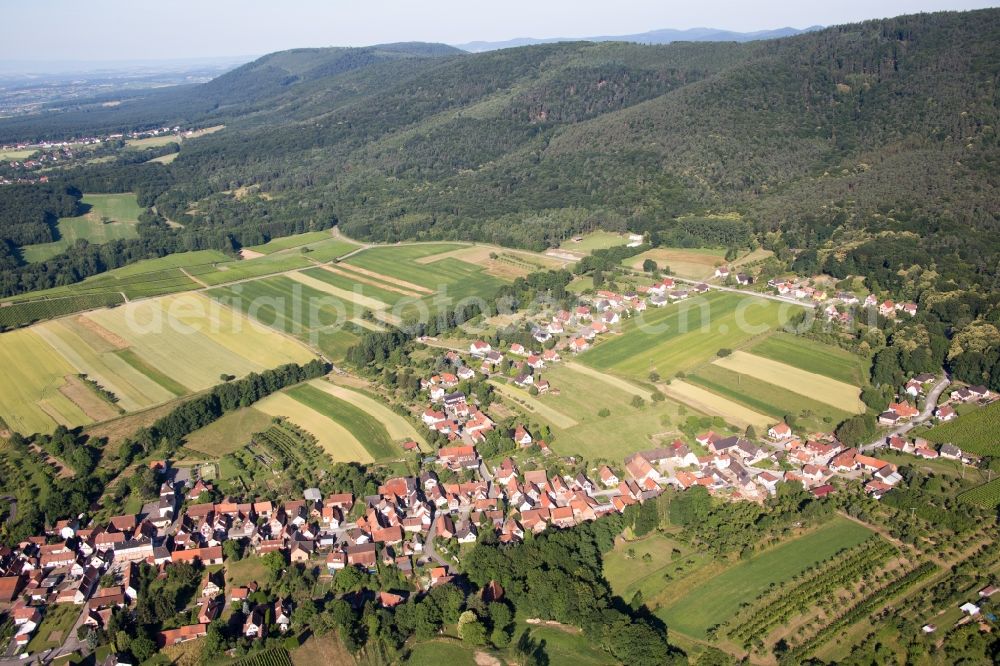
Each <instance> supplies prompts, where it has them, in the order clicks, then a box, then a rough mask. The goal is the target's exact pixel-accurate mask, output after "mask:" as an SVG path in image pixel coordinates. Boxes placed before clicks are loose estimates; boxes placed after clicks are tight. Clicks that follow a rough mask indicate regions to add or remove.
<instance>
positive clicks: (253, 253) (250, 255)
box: [240, 247, 267, 261]
mask: <svg viewBox="0 0 1000 666" xmlns="http://www.w3.org/2000/svg"><path fill="white" fill-rule="evenodd" d="M266 256H267V254H266V253H264V252H258V251H257V250H251V249H250V248H248V247H245V248H243V249H242V250H240V258H241V259H244V260H247V261H249V260H250V259H260V258H261V257H266Z"/></svg>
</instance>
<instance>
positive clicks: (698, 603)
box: [647, 517, 872, 640]
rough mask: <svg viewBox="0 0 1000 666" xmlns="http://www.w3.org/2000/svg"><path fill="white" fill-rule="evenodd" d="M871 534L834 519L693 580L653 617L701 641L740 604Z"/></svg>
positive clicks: (857, 525)
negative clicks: (689, 586) (689, 585)
mask: <svg viewBox="0 0 1000 666" xmlns="http://www.w3.org/2000/svg"><path fill="white" fill-rule="evenodd" d="M871 534H872V532H871V530H869V529H868V528H866V527H864V526H862V525H859V524H858V523H855V522H853V521H850V520H847V519H846V518H839V517H838V518H834V519H833V520H831V521H829V522H827V523H824V524H823V525H822V526H820V527H819V528H817V529H816V530H814V531H812V532H809V533H808V534H805V535H803V536H801V537H796V538H794V539H791V540H790V541H787V542H785V543H783V544H781V545H779V546H776V547H774V548H771V549H769V550H766V551H764V552H763V553H760V554H758V555H755V556H754V557H753V558H751V559H750V560H747V561H743V562H740V563H738V564H735V565H733V566H731V567H729V568H728V569H726V570H725V571H723V572H722V573H720V574H718V575H714V576H711V577H706V578H705V579H703V580H699V584H698V585H696V586H692V588H691V589H690V591H689V592H688V593H687V594H684V595H683V596H681V597H679V598H673V599H664V600H662V607H661V608H660V609H659V610H658V611H656V615H657V616H658V617H660V618H661V619H662V620H663V621H664V622H666V623H667V626H668V627H669V628H670V630H671V631H678V632H681V633H684V634H687V635H689V636H692V637H694V638H698V639H703V640H704V639H706V638H707V637H708V634H707V631H708V629H709V628H710V627H712V626H714V625H716V624H719V623H721V622H723V621H725V620H727V619H728V618H730V617H732V616H733V615H734V614H735V613H736V611H737V610H739V608H740V605H741V604H743V603H749V602H751V601H753V600H754V599H755V598H757V596H758V595H760V593H761V592H763V591H765V590H766V589H767V588H768V587H770V586H771V585H772V584H773V585H777V584H779V583H782V582H784V581H787V580H790V579H792V578H793V577H794V576H795V575H797V574H799V573H800V572H802V571H804V570H805V569H807V568H808V567H810V566H811V565H813V564H815V563H817V562H820V561H822V560H824V559H826V558H828V557H830V556H832V555H834V554H835V553H837V552H838V551H840V550H842V549H844V548H850V547H852V546H856V545H857V544H859V543H861V542H862V541H864V540H865V539H867V538H868V537H869V536H871ZM648 603H649V600H648V599H647V604H648ZM653 603H657V602H656V601H654V602H653Z"/></svg>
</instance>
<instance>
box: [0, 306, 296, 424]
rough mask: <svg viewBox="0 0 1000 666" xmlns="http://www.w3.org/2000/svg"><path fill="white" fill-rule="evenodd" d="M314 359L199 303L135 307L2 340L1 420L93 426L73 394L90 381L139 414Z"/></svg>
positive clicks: (17, 333)
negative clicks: (73, 384)
mask: <svg viewBox="0 0 1000 666" xmlns="http://www.w3.org/2000/svg"><path fill="white" fill-rule="evenodd" d="M312 358H313V354H312V353H311V352H310V351H309V350H308V349H307V348H306V347H304V346H303V345H301V344H299V343H297V342H295V341H293V340H290V339H288V338H286V337H283V336H280V335H278V334H276V333H273V332H271V331H269V330H268V329H266V328H264V327H262V326H260V325H258V324H255V323H253V322H251V321H250V320H248V319H247V318H246V317H243V316H242V315H239V314H237V313H235V312H234V311H232V310H230V309H228V308H224V307H221V306H219V305H217V304H214V303H213V302H212V301H211V300H209V299H207V298H205V297H204V296H201V295H198V294H182V295H175V296H168V297H164V298H157V299H150V300H145V301H138V302H133V303H130V304H128V305H123V306H120V307H118V308H114V309H110V310H97V311H92V312H89V313H87V314H86V315H81V316H78V317H72V318H64V319H58V320H53V321H48V322H45V323H43V324H40V325H37V326H34V327H31V328H28V329H21V330H18V331H13V332H10V333H4V334H2V335H0V363H3V365H4V367H5V370H6V378H7V379H8V381H7V382H5V383H4V384H3V386H0V417H2V418H3V419H4V420H5V421H6V422H7V423H8V425H10V426H11V427H12V428H14V429H16V430H19V431H21V432H24V433H31V432H39V431H49V430H51V429H52V428H53V427H54V426H55V425H56V424H64V425H68V426H77V425H84V424H89V423H92V422H93V421H94V420H96V419H97V418H98V416H99V415H97V414H92V415H88V414H87V413H86V412H85V410H84V409H83V404H85V403H81V405H78V404H76V403H74V402H73V400H72V399H71V398H72V394H68V395H67V391H66V390H65V389H66V377H67V376H69V375H76V374H80V373H82V374H85V375H87V376H88V377H89V378H91V379H92V380H94V381H96V382H98V383H99V384H100V385H101V386H103V387H104V388H105V389H107V390H109V391H111V392H112V393H114V394H115V396H116V397H117V398H118V406H120V407H122V408H123V409H125V410H127V411H135V410H139V409H143V408H146V407H150V406H153V405H157V404H161V403H164V402H167V401H169V400H172V399H174V398H176V397H178V396H181V395H185V394H188V393H190V392H192V391H199V390H203V389H206V388H209V387H211V386H214V385H215V384H218V383H219V381H220V376H221V375H222V374H229V375H235V376H237V377H240V376H243V375H245V374H247V373H249V372H254V371H256V372H260V371H262V370H265V369H267V368H273V367H276V366H278V365H282V364H284V363H292V362H295V363H303V362H306V361H309V360H311V359H312Z"/></svg>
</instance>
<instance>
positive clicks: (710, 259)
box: [623, 247, 726, 280]
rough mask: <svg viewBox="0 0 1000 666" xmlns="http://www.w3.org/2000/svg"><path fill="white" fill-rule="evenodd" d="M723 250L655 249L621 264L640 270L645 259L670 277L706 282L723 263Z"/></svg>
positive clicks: (724, 252) (724, 254)
mask: <svg viewBox="0 0 1000 666" xmlns="http://www.w3.org/2000/svg"><path fill="white" fill-rule="evenodd" d="M725 256H726V251H725V249H713V248H698V249H688V248H681V247H657V248H653V249H652V250H646V251H645V252H643V253H642V254H638V255H636V256H634V257H629V258H628V259H626V260H625V261H624V262H623V264H624V265H625V266H628V267H629V268H633V269H635V270H637V271H638V270H642V264H643V262H644V261H646V259H652V260H653V261H655V262H656V267H657V268H658V269H659V270H661V271H666V270H667V269H668V268H669V269H670V275H676V276H677V277H682V278H687V279H689V280H707V279H708V278H710V277H712V276H713V275H714V274H715V268H716V267H717V266H721V265H722V264H724V263H726V262H725Z"/></svg>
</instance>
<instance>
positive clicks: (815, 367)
mask: <svg viewBox="0 0 1000 666" xmlns="http://www.w3.org/2000/svg"><path fill="white" fill-rule="evenodd" d="M746 351H748V352H750V353H752V354H753V355H754V356H762V357H764V358H769V359H771V360H774V361H780V362H781V363H786V364H788V365H791V366H794V367H796V368H799V369H801V370H805V371H807V372H814V373H816V374H818V375H824V376H826V377H829V378H831V379H835V380H837V381H839V382H844V383H845V384H853V385H855V386H860V385H862V384H864V383H865V381H866V380H867V375H868V367H867V365H868V363H867V359H863V358H861V357H860V356H858V355H857V354H852V353H851V352H849V351H847V350H846V349H840V348H838V347H834V346H832V345H825V344H823V343H821V342H816V341H814V340H809V339H808V338H803V337H801V336H797V335H792V334H790V333H784V332H782V331H778V332H776V333H774V334H773V335H770V336H768V337H766V338H763V339H762V340H760V341H759V342H755V343H754V344H752V345H750V346H749V347H748V348H747V350H746Z"/></svg>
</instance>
